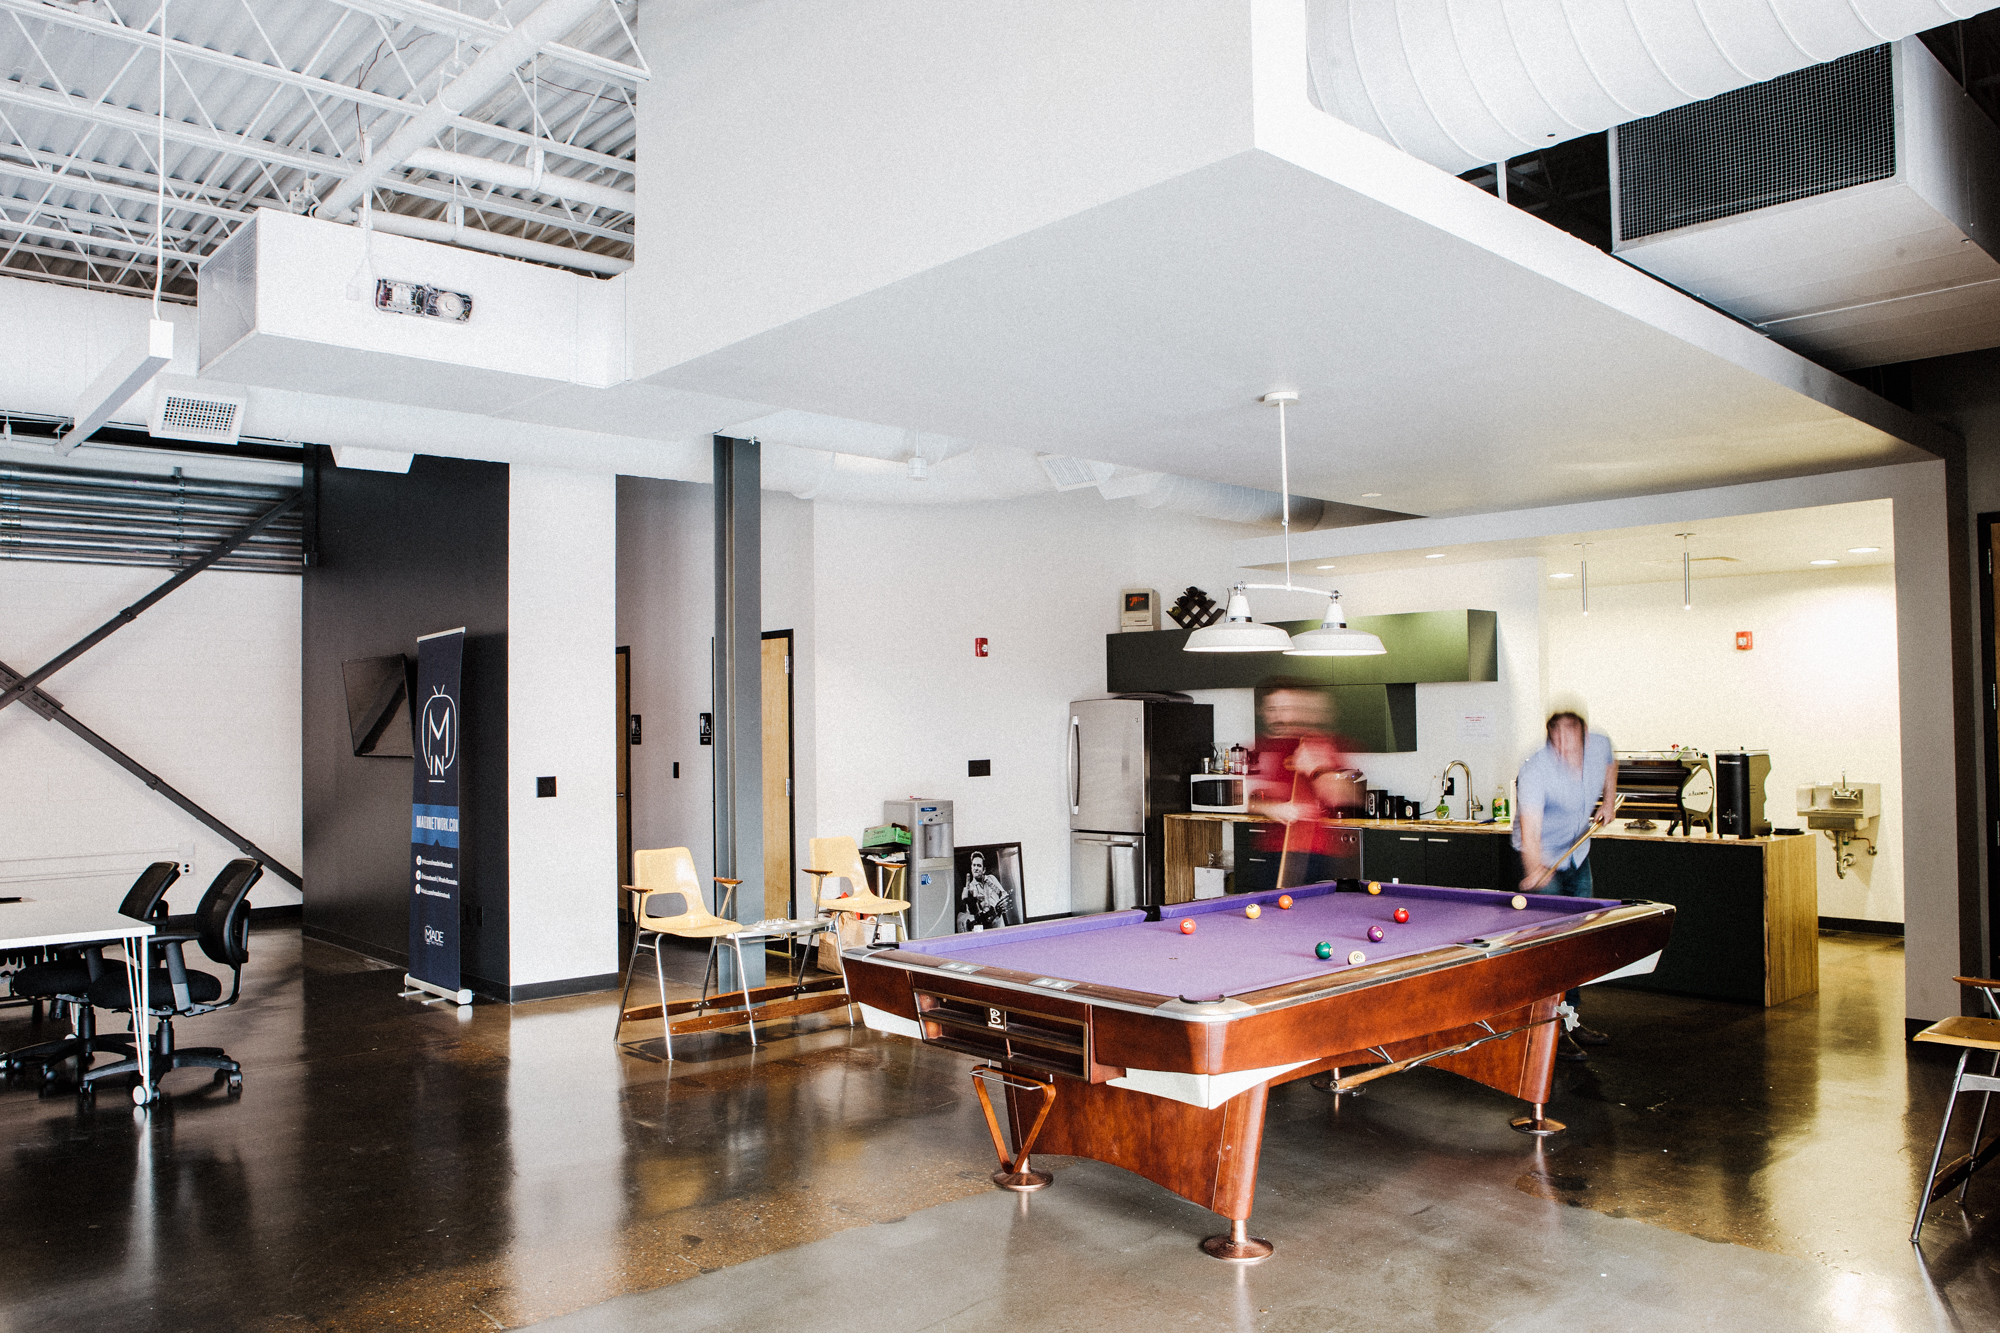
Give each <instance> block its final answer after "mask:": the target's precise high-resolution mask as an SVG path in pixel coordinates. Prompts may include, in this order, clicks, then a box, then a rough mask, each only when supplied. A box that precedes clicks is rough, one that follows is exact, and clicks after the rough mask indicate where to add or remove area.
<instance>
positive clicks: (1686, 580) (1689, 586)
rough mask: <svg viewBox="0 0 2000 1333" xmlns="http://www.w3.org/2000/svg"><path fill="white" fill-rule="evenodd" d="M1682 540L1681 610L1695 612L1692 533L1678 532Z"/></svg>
mask: <svg viewBox="0 0 2000 1333" xmlns="http://www.w3.org/2000/svg"><path fill="white" fill-rule="evenodd" d="M1674 535H1675V536H1676V537H1679V538H1680V539H1681V610H1683V611H1692V610H1694V559H1693V557H1692V556H1690V555H1689V554H1688V538H1690V537H1692V536H1694V534H1693V533H1692V532H1677V533H1675V534H1674Z"/></svg>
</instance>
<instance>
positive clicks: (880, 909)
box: [806, 838, 910, 941]
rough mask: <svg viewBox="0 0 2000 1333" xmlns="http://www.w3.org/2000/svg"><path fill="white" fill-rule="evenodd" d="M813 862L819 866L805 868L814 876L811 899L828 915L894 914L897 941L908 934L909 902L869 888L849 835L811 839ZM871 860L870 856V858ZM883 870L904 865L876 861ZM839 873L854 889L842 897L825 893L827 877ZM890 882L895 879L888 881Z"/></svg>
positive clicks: (899, 867) (904, 938)
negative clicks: (829, 896)
mask: <svg viewBox="0 0 2000 1333" xmlns="http://www.w3.org/2000/svg"><path fill="white" fill-rule="evenodd" d="M811 852H812V859H813V865H814V866H816V867H818V869H813V870H807V871H806V873H807V874H808V875H811V876H813V877H814V878H813V902H814V903H815V905H817V906H818V908H819V910H820V911H822V912H825V913H827V914H828V915H830V916H837V915H839V914H840V913H842V912H846V913H847V914H849V915H850V916H857V917H864V916H893V917H895V918H896V938H897V940H898V941H902V940H907V939H909V937H910V932H909V918H908V913H909V910H910V904H909V903H908V901H906V900H905V899H902V898H888V897H884V896H882V895H880V894H877V893H875V892H873V891H871V890H870V889H869V887H868V876H867V874H866V872H864V871H863V870H862V868H861V849H860V848H859V847H857V846H855V844H854V839H852V838H814V839H813V840H812V844H811ZM871 859H872V858H871ZM875 864H876V865H877V866H880V867H881V868H882V870H883V873H885V874H888V873H889V872H892V871H895V872H900V871H901V870H902V869H903V867H901V866H898V865H893V864H890V863H888V862H883V861H876V862H875ZM832 875H839V876H841V877H843V878H845V879H846V880H847V882H848V883H849V884H852V885H853V886H854V892H853V893H851V894H849V895H848V896H847V897H845V898H828V897H826V896H825V890H826V881H827V878H828V877H829V876H832ZM890 882H891V883H893V882H894V881H893V880H891V881H890Z"/></svg>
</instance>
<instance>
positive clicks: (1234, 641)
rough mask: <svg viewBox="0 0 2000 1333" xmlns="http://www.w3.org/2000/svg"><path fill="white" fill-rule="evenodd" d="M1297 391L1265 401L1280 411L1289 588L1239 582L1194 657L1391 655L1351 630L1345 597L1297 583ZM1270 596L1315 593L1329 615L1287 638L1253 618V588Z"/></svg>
mask: <svg viewBox="0 0 2000 1333" xmlns="http://www.w3.org/2000/svg"><path fill="white" fill-rule="evenodd" d="M1298 400H1299V395H1298V392H1297V391H1296V390H1294V389H1277V390H1273V391H1272V392H1270V393H1267V394H1265V395H1264V398H1263V401H1264V402H1266V403H1268V404H1270V405H1272V406H1274V407H1276V408H1277V409H1278V502H1279V504H1280V505H1282V506H1283V507H1282V509H1281V510H1280V511H1279V521H1280V522H1281V523H1282V524H1283V526H1284V530H1285V581H1284V582H1283V583H1239V584H1237V585H1236V586H1235V587H1233V588H1231V589H1230V590H1229V608H1228V610H1227V611H1226V612H1225V613H1224V616H1223V620H1222V622H1221V623H1220V624H1216V625H1209V626H1206V627H1205V628H1202V629H1198V630H1196V631H1195V632H1194V633H1192V634H1190V635H1188V639H1187V643H1186V644H1185V645H1183V647H1184V649H1185V651H1187V652H1190V653H1286V654H1288V655H1290V656H1293V657H1364V656H1370V655H1373V654H1376V653H1386V652H1388V651H1389V650H1388V649H1387V648H1384V647H1383V646H1382V641H1381V640H1380V639H1378V638H1376V637H1375V636H1374V635H1373V634H1370V633H1368V632H1367V631H1365V630H1358V629H1349V628H1348V627H1347V617H1346V616H1345V615H1344V614H1342V612H1341V609H1340V594H1339V593H1337V592H1334V593H1328V592H1325V591H1323V590H1321V589H1319V588H1301V587H1298V586H1297V585H1295V584H1294V583H1293V582H1292V466H1291V451H1290V446H1289V442H1288V440H1287V439H1286V436H1285V404H1287V403H1296V402H1297V401H1298ZM1252 588H1259V589H1263V590H1266V591H1270V592H1310V593H1314V594H1317V595H1319V596H1322V597H1325V598H1326V599H1327V607H1326V613H1325V615H1324V616H1323V617H1322V618H1321V621H1320V625H1319V628H1318V629H1310V630H1306V631H1305V632H1304V633H1301V634H1298V635H1291V634H1287V633H1285V631H1284V630H1282V629H1280V628H1278V627H1277V626H1276V625H1260V624H1258V623H1257V622H1256V621H1254V620H1252V619H1251V618H1250V589H1252Z"/></svg>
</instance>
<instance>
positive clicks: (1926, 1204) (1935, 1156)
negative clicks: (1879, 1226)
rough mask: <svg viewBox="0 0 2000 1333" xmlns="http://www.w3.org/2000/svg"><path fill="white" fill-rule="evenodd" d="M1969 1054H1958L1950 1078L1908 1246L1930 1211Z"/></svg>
mask: <svg viewBox="0 0 2000 1333" xmlns="http://www.w3.org/2000/svg"><path fill="white" fill-rule="evenodd" d="M1971 1054H1972V1052H1971V1051H1969V1050H1966V1051H1960V1052H1959V1053H1958V1072H1956V1073H1954V1074H1953V1075H1952V1076H1951V1099H1950V1100H1949V1101H1947V1102H1946V1103H1945V1104H1944V1123H1943V1124H1942V1125H1939V1126H1938V1137H1937V1147H1936V1148H1934V1149H1932V1150H1931V1167H1930V1170H1928V1171H1926V1172H1925V1173H1924V1180H1923V1184H1922V1185H1921V1186H1919V1187H1918V1188H1919V1189H1920V1190H1921V1193H1919V1194H1918V1195H1917V1220H1916V1221H1915V1222H1914V1223H1912V1224H1911V1226H1910V1244H1912V1245H1915V1244H1916V1243H1917V1237H1918V1235H1919V1234H1921V1233H1922V1231H1923V1229H1924V1214H1925V1213H1926V1212H1928V1211H1930V1206H1931V1182H1933V1181H1935V1180H1936V1179H1937V1169H1938V1162H1939V1161H1940V1160H1941V1159H1942V1158H1943V1157H1944V1140H1945V1135H1947V1134H1949V1133H1951V1113H1952V1110H1953V1109H1954V1108H1955V1107H1957V1105H1958V1084H1959V1080H1960V1079H1963V1078H1964V1077H1965V1060H1966V1057H1967V1056H1969V1055H1971ZM1978 1146H1979V1145H1978V1144H1974V1145H1973V1147H1974V1148H1975V1149H1976V1148H1977V1147H1978Z"/></svg>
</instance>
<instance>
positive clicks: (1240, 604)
mask: <svg viewBox="0 0 2000 1333" xmlns="http://www.w3.org/2000/svg"><path fill="white" fill-rule="evenodd" d="M1291 646H1292V636H1291V635H1289V634H1287V633H1285V632H1284V631H1283V630H1281V629H1279V628H1278V627H1277V626H1276V625H1260V624H1258V623H1257V622H1256V621H1254V620H1252V619H1251V618H1250V597H1249V594H1248V593H1246V592H1244V591H1243V589H1242V587H1241V586H1238V587H1235V588H1231V589H1230V590H1229V611H1228V613H1227V615H1226V616H1225V617H1224V619H1223V620H1222V622H1221V623H1220V624H1215V625H1206V626H1204V627H1202V628H1201V629H1198V630H1196V631H1195V632H1194V633H1192V634H1190V635H1188V641H1187V643H1186V645H1185V649H1186V651H1188V652H1190V653H1282V652H1285V651H1287V650H1289V649H1290V648H1291Z"/></svg>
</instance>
